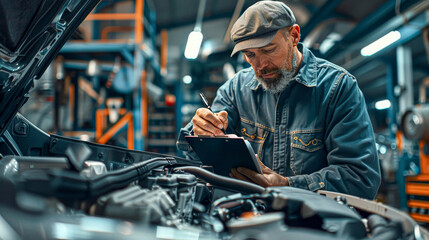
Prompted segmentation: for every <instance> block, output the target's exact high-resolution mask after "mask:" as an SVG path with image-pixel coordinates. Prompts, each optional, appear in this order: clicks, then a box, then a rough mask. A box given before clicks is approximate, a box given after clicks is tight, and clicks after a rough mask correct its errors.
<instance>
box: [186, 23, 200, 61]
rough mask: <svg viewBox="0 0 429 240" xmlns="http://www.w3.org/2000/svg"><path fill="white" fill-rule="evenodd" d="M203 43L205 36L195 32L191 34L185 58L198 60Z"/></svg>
mask: <svg viewBox="0 0 429 240" xmlns="http://www.w3.org/2000/svg"><path fill="white" fill-rule="evenodd" d="M202 42H203V34H202V33H201V32H200V31H195V30H194V31H192V32H191V33H189V36H188V41H187V42H186V48H185V57H186V58H187V59H195V58H197V57H198V52H199V51H200V47H201V43H202Z"/></svg>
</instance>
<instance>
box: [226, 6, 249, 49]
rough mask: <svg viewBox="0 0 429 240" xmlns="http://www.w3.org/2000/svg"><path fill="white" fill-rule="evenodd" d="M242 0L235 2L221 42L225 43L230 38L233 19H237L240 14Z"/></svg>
mask: <svg viewBox="0 0 429 240" xmlns="http://www.w3.org/2000/svg"><path fill="white" fill-rule="evenodd" d="M243 5H244V0H238V2H237V4H236V5H235V9H234V13H233V14H232V17H231V21H229V25H228V28H227V29H226V32H225V36H224V37H223V42H224V43H225V44H229V42H230V40H231V38H230V32H231V28H232V26H233V25H234V23H235V21H237V19H238V17H239V16H240V13H241V10H242V9H243Z"/></svg>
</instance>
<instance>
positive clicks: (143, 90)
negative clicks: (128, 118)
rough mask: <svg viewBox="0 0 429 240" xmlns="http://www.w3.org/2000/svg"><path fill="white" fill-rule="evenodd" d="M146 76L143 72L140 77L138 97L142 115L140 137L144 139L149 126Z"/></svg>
mask: <svg viewBox="0 0 429 240" xmlns="http://www.w3.org/2000/svg"><path fill="white" fill-rule="evenodd" d="M146 76H147V73H146V71H143V72H142V77H141V80H140V84H141V93H140V96H141V115H142V135H143V136H144V137H145V136H147V131H148V125H149V118H148V113H147V104H148V100H147V87H146Z"/></svg>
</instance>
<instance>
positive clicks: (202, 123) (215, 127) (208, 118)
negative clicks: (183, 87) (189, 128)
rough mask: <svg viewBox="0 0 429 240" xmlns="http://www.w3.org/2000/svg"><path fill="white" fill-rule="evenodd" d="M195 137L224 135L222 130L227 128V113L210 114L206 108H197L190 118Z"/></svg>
mask: <svg viewBox="0 0 429 240" xmlns="http://www.w3.org/2000/svg"><path fill="white" fill-rule="evenodd" d="M192 124H193V125H194V127H193V130H194V133H195V135H224V134H223V132H222V129H226V128H227V127H228V113H227V112H226V111H221V112H218V113H212V112H211V111H210V110H209V109H208V108H199V109H198V110H197V112H196V113H195V115H194V117H193V118H192Z"/></svg>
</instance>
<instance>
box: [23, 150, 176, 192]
mask: <svg viewBox="0 0 429 240" xmlns="http://www.w3.org/2000/svg"><path fill="white" fill-rule="evenodd" d="M175 163H176V161H175V160H174V158H163V157H157V158H152V159H149V160H146V161H143V162H139V163H137V164H133V165H131V166H129V167H126V168H123V169H119V170H116V171H112V172H108V173H106V174H104V175H99V176H96V177H93V178H87V177H83V176H81V175H79V174H78V173H75V172H67V171H58V170H53V171H50V172H48V173H47V177H43V175H40V176H38V175H30V176H29V177H30V179H31V181H26V180H25V181H21V182H23V184H24V188H25V189H26V190H28V191H30V192H35V193H40V194H42V195H46V196H55V197H59V198H65V199H68V200H86V199H94V198H97V197H99V196H102V195H104V194H106V193H109V192H112V191H114V190H117V189H121V188H124V187H126V186H128V185H129V184H130V183H132V182H134V181H137V180H139V179H142V178H143V177H145V176H146V174H148V173H149V172H150V171H151V170H152V169H154V168H158V167H161V166H166V165H173V164H175ZM30 179H27V180H30Z"/></svg>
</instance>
